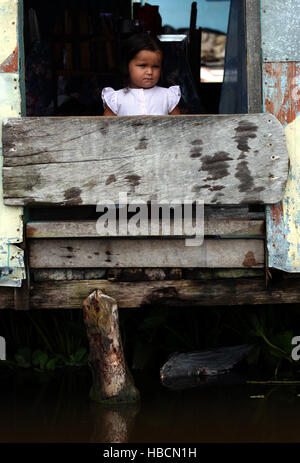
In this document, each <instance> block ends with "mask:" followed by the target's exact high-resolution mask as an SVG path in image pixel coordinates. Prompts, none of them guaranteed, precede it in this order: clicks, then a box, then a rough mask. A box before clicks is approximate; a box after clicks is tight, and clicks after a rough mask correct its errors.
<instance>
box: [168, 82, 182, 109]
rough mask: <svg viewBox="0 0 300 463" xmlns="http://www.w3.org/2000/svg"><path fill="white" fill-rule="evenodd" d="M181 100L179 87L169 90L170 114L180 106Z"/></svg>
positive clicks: (174, 86)
mask: <svg viewBox="0 0 300 463" xmlns="http://www.w3.org/2000/svg"><path fill="white" fill-rule="evenodd" d="M180 98H181V91H180V87H179V85H173V86H172V87H169V88H168V111H169V113H170V112H171V111H173V109H174V108H175V107H176V106H177V105H178V103H179V100H180Z"/></svg>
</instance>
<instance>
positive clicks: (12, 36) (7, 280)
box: [0, 0, 25, 286]
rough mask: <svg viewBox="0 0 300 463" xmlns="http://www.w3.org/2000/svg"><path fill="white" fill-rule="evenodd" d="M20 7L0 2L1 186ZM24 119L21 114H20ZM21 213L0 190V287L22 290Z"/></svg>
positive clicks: (17, 97)
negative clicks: (4, 128)
mask: <svg viewBox="0 0 300 463" xmlns="http://www.w3.org/2000/svg"><path fill="white" fill-rule="evenodd" d="M19 39H20V40H21V41H22V40H23V37H22V4H20V2H19V1H18V0H0V44H1V45H0V141H1V143H0V157H1V162H0V174H1V185H2V121H3V119H4V118H6V117H18V116H20V115H21V112H22V111H21V106H22V96H21V88H22V82H21V81H20V79H22V78H23V77H22V75H21V77H20V74H21V73H22V69H20V53H19V50H22V46H20V44H19ZM22 115H23V114H22ZM22 214H23V210H22V208H19V207H9V206H5V205H4V204H3V194H2V186H1V188H0V286H21V282H22V279H24V278H25V269H24V258H23V250H22V249H20V248H19V247H18V246H17V244H18V243H21V242H22V241H23V220H22Z"/></svg>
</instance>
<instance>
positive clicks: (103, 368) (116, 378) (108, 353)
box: [83, 289, 139, 403]
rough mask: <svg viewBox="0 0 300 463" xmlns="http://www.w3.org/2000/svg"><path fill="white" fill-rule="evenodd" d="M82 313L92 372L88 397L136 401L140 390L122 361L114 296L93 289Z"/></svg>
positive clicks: (115, 401)
mask: <svg viewBox="0 0 300 463" xmlns="http://www.w3.org/2000/svg"><path fill="white" fill-rule="evenodd" d="M83 315H84V321H85V325H86V328H87V335H88V339H89V345H90V353H89V364H90V367H91V369H92V374H93V386H92V388H91V391H90V398H91V399H92V400H94V401H95V402H106V403H107V402H109V403H120V402H136V401H137V400H139V392H138V390H137V389H136V387H135V386H134V383H133V379H132V377H131V375H130V372H129V370H128V368H127V365H126V362H125V358H124V353H123V346H122V341H121V336H120V331H119V316H118V306H117V303H116V301H115V299H113V298H111V297H109V296H107V295H106V294H104V293H103V292H102V291H101V290H100V289H96V290H95V291H93V292H92V293H91V294H90V295H89V296H88V297H87V298H86V299H85V300H84V301H83Z"/></svg>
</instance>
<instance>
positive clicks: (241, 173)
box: [235, 161, 264, 193]
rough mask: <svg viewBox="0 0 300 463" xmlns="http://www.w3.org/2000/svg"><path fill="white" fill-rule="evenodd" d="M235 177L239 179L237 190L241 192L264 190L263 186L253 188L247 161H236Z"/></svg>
mask: <svg viewBox="0 0 300 463" xmlns="http://www.w3.org/2000/svg"><path fill="white" fill-rule="evenodd" d="M235 178H237V179H238V180H239V181H240V185H239V191H240V192H241V193H245V192H249V191H253V192H255V193H259V192H260V191H263V190H264V187H262V186H261V187H256V188H254V184H253V178H252V176H251V173H250V170H249V168H248V163H247V161H241V162H239V163H238V165H237V171H236V173H235Z"/></svg>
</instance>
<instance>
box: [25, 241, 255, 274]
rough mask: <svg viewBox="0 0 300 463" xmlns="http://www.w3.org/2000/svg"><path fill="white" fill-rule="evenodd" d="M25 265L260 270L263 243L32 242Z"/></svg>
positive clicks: (33, 266)
mask: <svg viewBox="0 0 300 463" xmlns="http://www.w3.org/2000/svg"><path fill="white" fill-rule="evenodd" d="M29 265H30V268H65V267H67V268H74V267H77V268H78V267H100V268H109V267H204V268H205V267H208V268H209V267H211V268H216V267H218V268H226V267H228V268H245V267H247V268H248V267H254V268H261V267H263V266H264V241H263V240H260V239H253V240H252V239H227V240H214V239H207V240H204V244H203V246H185V241H184V240H177V239H148V240H143V239H140V240H139V239H131V240H127V239H122V238H120V239H118V238H116V239H110V238H107V239H94V240H89V239H86V240H84V239H83V240H80V239H53V240H47V239H45V240H43V239H33V240H31V242H30V249H29Z"/></svg>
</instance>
